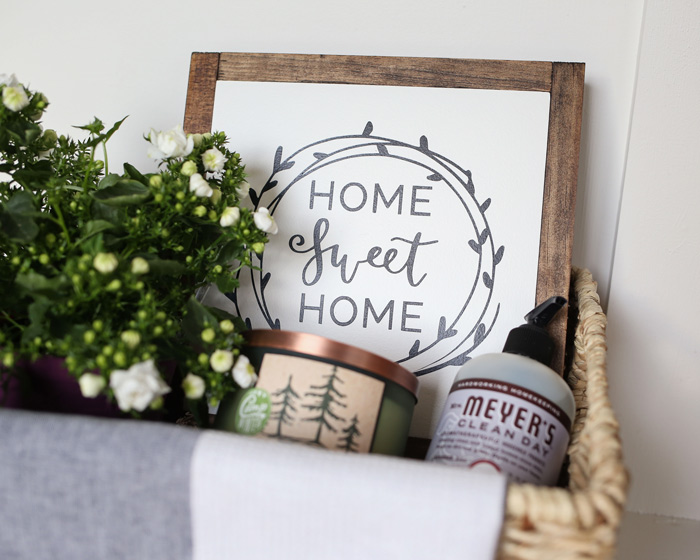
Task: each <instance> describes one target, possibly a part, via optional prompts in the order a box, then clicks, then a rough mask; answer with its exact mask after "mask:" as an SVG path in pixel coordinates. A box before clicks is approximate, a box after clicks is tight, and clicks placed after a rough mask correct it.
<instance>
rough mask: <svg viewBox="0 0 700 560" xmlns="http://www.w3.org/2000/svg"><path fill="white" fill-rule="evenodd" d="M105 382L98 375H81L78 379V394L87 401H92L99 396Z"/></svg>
mask: <svg viewBox="0 0 700 560" xmlns="http://www.w3.org/2000/svg"><path fill="white" fill-rule="evenodd" d="M106 384H107V382H106V381H105V380H104V377H102V376H100V375H95V374H94V373H83V375H81V376H80V378H79V379H78V385H80V392H81V393H82V394H83V396H84V397H87V398H89V399H94V398H95V397H96V396H97V395H99V394H100V392H101V391H102V389H104V388H105V385H106Z"/></svg>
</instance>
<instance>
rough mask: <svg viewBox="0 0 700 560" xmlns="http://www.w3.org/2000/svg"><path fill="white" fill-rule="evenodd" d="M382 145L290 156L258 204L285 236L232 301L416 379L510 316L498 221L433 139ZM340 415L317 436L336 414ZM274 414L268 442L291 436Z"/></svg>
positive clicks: (461, 358) (362, 138)
mask: <svg viewBox="0 0 700 560" xmlns="http://www.w3.org/2000/svg"><path fill="white" fill-rule="evenodd" d="M373 132H374V131H373V125H372V123H371V122H368V123H367V124H366V125H365V128H364V130H363V132H362V133H361V134H356V135H343V136H336V137H331V138H325V139H322V140H319V141H317V142H314V143H311V144H309V145H306V146H304V147H303V148H301V149H298V150H296V151H294V152H292V153H291V154H290V155H286V153H287V149H285V148H284V147H282V146H280V147H279V148H277V150H276V153H275V156H274V159H273V162H272V170H271V173H270V176H269V179H268V180H267V182H266V183H265V185H264V186H262V187H260V186H256V185H253V186H252V189H251V193H250V194H251V200H252V202H253V204H254V206H255V207H256V208H262V207H264V208H268V209H269V211H270V213H271V214H272V215H273V216H274V217H275V220H276V222H277V224H278V226H279V233H278V235H276V236H274V237H273V238H272V240H271V242H270V243H269V244H268V245H267V246H266V248H265V252H264V253H263V254H262V255H260V257H259V262H257V263H254V264H256V265H257V266H258V269H257V270H250V271H246V272H245V273H243V272H241V273H239V281H240V283H241V285H240V287H239V288H238V290H237V291H236V292H234V293H231V294H227V296H228V297H229V298H230V299H231V300H232V302H233V304H234V305H235V308H236V311H237V312H238V314H239V315H240V316H241V317H242V318H243V319H244V320H245V321H246V323H247V324H248V326H250V327H252V328H272V329H284V330H293V331H302V332H309V333H314V334H320V335H323V336H326V337H328V338H332V339H335V340H338V341H341V342H346V343H348V344H353V345H355V346H358V347H361V348H363V349H365V350H368V351H371V352H374V353H376V354H379V355H381V356H383V357H385V358H387V359H390V360H392V361H394V362H397V363H400V364H401V365H402V366H404V367H405V368H406V369H408V370H410V371H413V372H414V373H415V374H416V375H423V374H427V373H430V372H434V371H437V370H440V369H442V368H444V367H446V366H459V365H461V364H463V363H465V362H466V361H467V360H469V358H470V356H471V354H472V353H473V351H474V350H475V349H476V348H477V347H478V346H479V345H480V344H481V343H482V342H483V341H484V340H485V339H486V337H487V336H488V335H489V333H490V332H491V330H492V329H493V327H494V325H495V323H496V321H497V319H498V315H499V309H500V304H499V303H498V302H495V301H493V300H494V298H493V293H494V284H495V282H496V278H497V266H498V264H499V263H500V262H501V260H502V259H503V258H504V253H505V247H504V246H503V245H499V244H498V243H496V241H495V240H494V236H493V232H492V231H491V228H490V226H489V222H488V220H487V211H488V208H489V206H490V205H491V199H490V198H484V199H482V200H479V199H478V197H477V189H476V187H475V184H474V181H473V179H472V172H471V171H469V170H467V169H464V168H462V167H460V166H459V165H458V164H456V163H455V162H454V161H452V160H451V159H448V158H447V157H445V156H443V155H441V154H438V153H436V152H434V151H432V150H431V148H430V146H429V141H428V139H427V138H426V137H425V136H423V137H421V138H420V139H419V140H418V142H417V144H415V145H414V144H411V143H407V142H403V141H399V140H395V139H391V138H384V137H380V136H377V135H374V133H373ZM379 168H381V177H383V179H382V180H378V179H377V177H378V175H379V174H378V173H377V170H378V169H379ZM386 177H392V178H394V179H392V180H391V181H387V179H386ZM445 294H450V297H449V302H450V304H449V306H447V305H445V303H444V300H445ZM441 302H442V303H441ZM290 390H291V388H290ZM331 393H332V392H331ZM333 394H334V393H333ZM296 395H297V397H298V391H297V393H296ZM273 396H274V394H273ZM335 396H336V397H337V395H335ZM279 397H284V395H279V396H278V398H279ZM287 398H289V399H292V398H296V397H294V395H293V394H292V393H291V392H290V393H288V394H287ZM290 402H291V401H290ZM332 404H333V401H330V403H329V406H330V407H331V408H330V409H328V410H326V411H325V413H324V414H321V415H320V418H321V420H319V427H321V428H323V427H325V428H328V426H327V425H326V424H325V422H328V424H331V421H332V420H334V418H333V416H332V414H338V413H339V412H338V411H337V408H340V407H333V406H332ZM336 404H337V403H336ZM331 409H335V411H334V412H332V414H331V412H330V410H331ZM290 410H291V409H290ZM316 412H317V413H319V414H320V411H316ZM286 413H287V414H288V413H289V411H286ZM274 414H275V411H273V417H272V419H271V421H270V423H269V424H268V430H269V429H270V426H273V427H274V428H275V429H278V428H279V429H283V427H284V422H283V420H284V416H279V417H275V416H274ZM278 414H283V413H282V412H280V411H278ZM275 419H276V422H275ZM350 419H352V415H350V416H349V418H348V420H350ZM356 429H359V431H362V428H361V427H357V426H356ZM321 431H323V430H321ZM335 435H336V436H338V434H335ZM340 435H342V433H341V434H340ZM346 437H348V438H349V437H350V436H349V435H347V436H346ZM351 443H352V442H350V443H347V442H346V444H347V445H348V446H350V444H351Z"/></svg>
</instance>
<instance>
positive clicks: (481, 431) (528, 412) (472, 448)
mask: <svg viewBox="0 0 700 560" xmlns="http://www.w3.org/2000/svg"><path fill="white" fill-rule="evenodd" d="M570 428H571V421H570V420H569V418H568V416H567V415H566V413H564V411H563V410H562V409H561V408H560V407H559V406H557V405H556V404H554V403H553V402H551V401H549V400H547V399H545V398H543V397H542V396H540V395H538V394H537V393H533V392H532V391H529V390H528V389H525V388H523V387H520V386H518V385H513V384H510V383H505V382H502V381H494V380H490V379H462V380H460V381H456V382H455V383H454V385H453V386H452V389H451V390H450V394H449V396H448V398H447V402H446V404H445V409H444V412H443V415H442V418H441V419H440V423H439V425H438V428H437V430H436V432H435V436H434V437H433V441H432V443H431V445H430V449H429V450H428V456H427V459H428V460H431V461H438V462H441V463H451V464H456V465H462V466H465V467H468V468H478V469H492V470H496V471H499V472H503V473H506V474H508V476H509V477H510V478H511V479H512V480H514V481H515V482H521V483H533V484H545V485H553V484H556V482H557V479H558V477H559V471H560V469H561V465H562V462H563V460H564V457H565V455H566V450H567V447H568V444H569V430H570Z"/></svg>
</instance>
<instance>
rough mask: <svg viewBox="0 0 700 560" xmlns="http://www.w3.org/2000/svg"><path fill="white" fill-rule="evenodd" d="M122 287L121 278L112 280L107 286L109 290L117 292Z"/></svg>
mask: <svg viewBox="0 0 700 560" xmlns="http://www.w3.org/2000/svg"><path fill="white" fill-rule="evenodd" d="M121 287H122V283H121V281H120V280H117V279H116V278H115V279H114V280H112V281H111V282H110V283H109V284H107V285H106V286H105V290H107V291H108V292H116V291H117V290H119V289H120V288H121Z"/></svg>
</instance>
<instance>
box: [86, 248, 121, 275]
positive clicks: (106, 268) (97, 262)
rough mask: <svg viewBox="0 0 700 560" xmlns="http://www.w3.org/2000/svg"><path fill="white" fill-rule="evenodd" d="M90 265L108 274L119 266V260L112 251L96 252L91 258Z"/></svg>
mask: <svg viewBox="0 0 700 560" xmlns="http://www.w3.org/2000/svg"><path fill="white" fill-rule="evenodd" d="M92 266H94V267H95V269H96V270H97V272H100V273H102V274H109V273H110V272H114V271H115V270H116V268H117V266H119V260H118V259H117V256H116V255H115V254H114V253H97V255H95V258H94V259H93V260H92Z"/></svg>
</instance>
